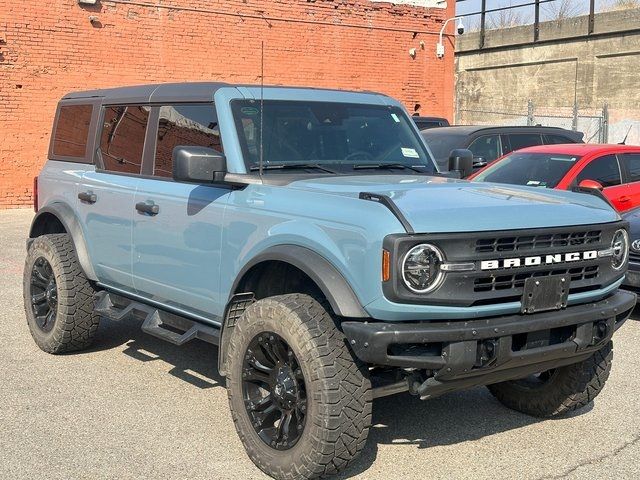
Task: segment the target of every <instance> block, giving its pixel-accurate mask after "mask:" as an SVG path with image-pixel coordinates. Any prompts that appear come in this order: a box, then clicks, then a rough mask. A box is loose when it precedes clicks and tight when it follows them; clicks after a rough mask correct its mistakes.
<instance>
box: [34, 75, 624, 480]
mask: <svg viewBox="0 0 640 480" xmlns="http://www.w3.org/2000/svg"><path fill="white" fill-rule="evenodd" d="M471 163H472V156H471V153H470V152H469V151H466V150H458V151H454V152H452V155H451V158H450V169H449V171H447V172H441V171H438V169H437V168H436V166H435V165H434V163H433V160H432V155H431V153H430V151H429V149H428V147H427V146H426V145H425V144H424V142H423V141H422V139H421V137H420V134H419V131H418V129H417V127H416V126H415V124H414V123H413V122H412V121H411V117H410V116H409V115H408V114H407V112H406V111H405V110H404V108H403V107H402V106H401V105H400V104H399V103H398V102H397V101H395V100H393V99H391V98H389V97H387V96H385V95H380V94H375V93H357V92H343V91H333V90H316V89H302V88H284V87H266V88H261V87H251V86H232V85H226V84H217V83H192V84H162V85H145V86H137V87H124V88H114V89H105V90H95V91H86V92H79V93H71V94H68V95H66V96H65V97H64V98H63V99H62V100H61V101H60V102H59V105H58V108H57V112H56V116H55V121H54V126H53V132H52V138H51V143H50V148H49V152H48V161H47V162H46V164H45V165H44V167H43V169H42V171H41V173H40V174H39V176H38V177H37V178H36V185H35V187H36V189H35V192H34V193H35V195H34V196H35V207H36V210H37V214H36V215H35V218H34V220H33V224H32V226H31V230H30V234H29V239H28V241H27V248H28V253H27V258H26V264H25V273H24V299H25V311H26V317H27V322H28V325H29V328H30V331H31V333H32V335H33V338H34V340H35V342H36V343H37V344H38V346H39V347H40V348H41V349H42V350H44V351H46V352H50V353H64V352H70V351H74V350H80V349H84V348H87V347H88V346H89V345H90V344H91V342H92V340H93V339H94V337H95V335H96V330H97V328H98V322H99V319H100V318H101V317H106V318H109V319H112V320H127V319H131V320H137V321H139V322H141V324H142V329H143V330H144V331H145V332H147V333H149V334H152V335H155V336H157V337H159V338H161V339H164V340H167V341H169V342H171V343H173V344H176V345H182V344H184V343H186V342H187V341H190V340H192V339H200V340H204V341H208V342H211V343H213V344H216V345H218V355H219V370H220V372H221V374H222V375H224V376H225V377H226V382H227V387H228V395H229V405H230V408H231V413H232V417H233V421H234V423H235V426H236V429H237V432H238V434H239V436H240V438H241V440H242V443H243V444H244V447H245V449H246V451H247V453H248V455H249V456H250V458H251V459H252V460H253V462H254V463H255V464H256V465H257V466H258V467H259V468H260V469H262V470H263V471H264V472H266V473H267V474H269V475H271V476H273V477H275V478H282V479H294V478H317V477H324V476H329V475H332V474H335V473H337V472H339V471H341V470H343V469H344V468H345V467H347V466H348V465H349V464H350V463H351V462H352V461H353V460H354V458H356V457H357V455H358V453H359V452H360V451H361V450H362V448H363V446H364V444H365V441H366V439H367V434H368V431H369V428H370V425H371V408H372V400H373V399H374V398H376V397H380V396H384V395H390V394H396V393H400V392H409V393H411V394H413V395H417V396H419V397H420V398H422V399H428V398H432V397H435V396H437V395H441V394H443V393H446V392H449V391H453V390H460V389H466V388H471V387H475V386H480V385H487V386H488V388H489V390H490V391H491V393H492V394H493V395H494V396H495V397H496V398H497V399H498V400H499V401H500V402H502V403H503V404H504V405H506V406H507V407H509V408H512V409H515V410H518V411H520V412H525V413H527V414H530V415H535V416H538V417H551V416H555V415H560V414H563V413H566V412H568V411H571V410H574V409H578V408H580V407H583V406H585V405H587V404H588V403H589V402H591V401H592V400H593V399H594V397H595V396H596V395H598V393H599V392H600V390H601V389H602V388H603V386H604V383H605V381H606V379H607V377H608V375H609V372H610V368H611V360H612V340H611V339H612V336H613V334H614V332H615V331H616V330H617V329H618V328H619V327H620V326H621V325H622V324H623V322H624V321H625V320H626V319H627V317H628V316H629V314H630V312H631V310H632V309H633V307H634V305H635V295H634V294H633V293H628V292H624V291H622V290H618V287H619V286H620V284H621V283H622V281H623V278H624V275H625V270H626V268H627V263H628V243H629V242H628V233H627V224H626V223H625V222H623V221H622V220H621V219H620V217H619V216H618V214H617V213H616V212H615V211H614V210H613V209H612V208H611V207H610V205H608V204H607V203H606V202H605V201H604V200H603V199H602V198H599V197H598V196H596V195H588V194H584V193H574V192H566V191H540V190H539V189H532V188H528V187H517V186H501V185H495V184H489V183H468V182H465V181H462V180H459V179H457V178H455V177H460V176H464V175H465V174H468V173H469V171H470V169H471Z"/></svg>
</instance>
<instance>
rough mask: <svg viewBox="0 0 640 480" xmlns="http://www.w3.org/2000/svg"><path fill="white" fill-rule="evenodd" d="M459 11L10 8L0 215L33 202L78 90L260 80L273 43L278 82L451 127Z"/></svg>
mask: <svg viewBox="0 0 640 480" xmlns="http://www.w3.org/2000/svg"><path fill="white" fill-rule="evenodd" d="M454 3H455V2H453V1H449V2H448V4H449V7H448V9H446V10H443V9H435V8H434V9H426V8H423V7H410V6H405V5H392V4H390V3H379V2H370V1H368V0H273V1H266V0H163V1H161V2H160V1H158V0H139V1H134V0H132V1H129V0H113V1H108V0H102V1H100V0H99V1H98V2H97V4H96V5H95V6H90V7H84V6H80V5H78V3H77V0H56V1H55V2H24V1H19V0H0V208H7V207H13V206H23V205H27V204H29V203H30V202H31V186H32V178H33V176H34V175H36V174H37V172H38V170H39V169H40V167H41V166H42V164H43V162H44V161H45V159H46V154H47V148H48V144H49V139H50V133H51V124H52V119H53V114H54V112H55V106H56V103H57V101H58V99H59V98H60V97H61V96H62V95H64V94H65V93H66V92H68V91H72V90H83V89H90V88H101V87H110V86H119V85H128V84H140V83H152V82H164V81H186V80H219V81H227V82H231V83H233V82H242V83H259V81H260V42H261V40H264V42H265V52H264V57H265V82H266V83H268V84H280V85H282V84H286V85H299V86H314V87H332V88H346V89H354V90H376V91H380V92H383V93H386V94H389V95H392V96H394V97H396V98H398V99H399V100H401V101H402V102H404V104H405V105H406V106H407V108H409V109H410V111H413V109H414V106H415V105H416V104H419V105H420V107H421V108H420V113H422V114H428V115H441V116H445V117H447V118H449V119H450V120H451V117H452V111H453V56H452V55H447V56H446V58H445V60H438V59H437V58H436V56H435V44H436V42H437V38H438V37H437V33H438V32H439V30H440V27H441V25H442V21H443V20H444V19H445V18H447V17H450V16H452V15H453V8H454ZM90 17H91V18H92V20H93V21H90ZM450 41H451V40H447V44H449V43H450ZM412 48H415V50H416V55H415V58H412V56H410V55H409V50H410V49H412ZM448 52H453V48H451V46H450V45H448Z"/></svg>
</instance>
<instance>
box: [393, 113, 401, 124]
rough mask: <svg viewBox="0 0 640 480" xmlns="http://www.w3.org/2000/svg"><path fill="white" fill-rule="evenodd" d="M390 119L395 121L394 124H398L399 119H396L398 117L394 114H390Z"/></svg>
mask: <svg viewBox="0 0 640 480" xmlns="http://www.w3.org/2000/svg"><path fill="white" fill-rule="evenodd" d="M391 118H393V120H395V122H396V123H400V119H399V118H398V115H396V114H395V113H392V114H391Z"/></svg>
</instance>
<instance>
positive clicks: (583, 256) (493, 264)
mask: <svg viewBox="0 0 640 480" xmlns="http://www.w3.org/2000/svg"><path fill="white" fill-rule="evenodd" d="M596 258H598V251H597V250H588V251H586V252H570V253H555V254H550V255H539V256H532V257H520V258H502V259H499V260H482V261H481V262H480V270H495V269H498V268H517V267H535V266H537V265H552V264H559V263H567V262H579V261H580V260H594V259H596Z"/></svg>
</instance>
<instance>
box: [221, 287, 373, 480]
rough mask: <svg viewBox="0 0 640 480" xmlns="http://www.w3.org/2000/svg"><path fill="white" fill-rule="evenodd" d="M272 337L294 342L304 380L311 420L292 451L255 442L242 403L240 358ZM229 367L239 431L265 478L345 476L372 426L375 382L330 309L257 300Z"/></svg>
mask: <svg viewBox="0 0 640 480" xmlns="http://www.w3.org/2000/svg"><path fill="white" fill-rule="evenodd" d="M267 331H268V332H274V333H276V334H277V335H279V336H280V337H282V338H283V339H284V340H285V341H286V342H287V343H288V344H289V346H290V348H291V350H292V351H293V352H294V354H295V355H296V357H297V359H298V362H299V364H300V367H301V369H302V373H303V375H304V385H305V388H306V396H307V399H308V408H307V419H306V423H305V425H304V430H303V432H302V434H301V436H300V438H299V440H298V441H297V443H296V444H295V445H294V446H293V447H291V448H290V449H288V450H276V449H274V448H271V447H270V446H269V445H267V444H266V443H265V442H264V441H263V440H262V439H261V438H260V437H259V436H258V434H257V433H256V431H255V430H254V429H253V427H252V424H251V423H250V419H249V414H248V413H247V410H246V408H245V405H244V401H243V382H242V368H243V356H244V355H245V352H246V349H247V346H248V345H249V343H250V342H251V340H252V339H253V338H255V337H256V335H259V334H260V333H262V332H267ZM228 362H229V368H228V372H229V374H228V376H227V388H228V396H229V404H230V408H231V414H232V417H233V421H234V423H235V426H236V430H237V432H238V435H239V436H240V439H241V440H242V443H243V444H244V447H245V449H246V451H247V454H248V455H249V457H250V458H251V460H252V461H253V462H254V463H255V464H256V465H257V466H258V468H260V469H261V470H262V471H263V472H265V473H266V474H267V475H270V476H272V477H273V478H276V479H311V478H322V477H325V476H329V475H334V474H336V473H338V472H339V471H342V470H344V469H345V468H346V467H347V466H348V465H349V464H350V463H351V462H352V461H353V460H354V459H355V458H356V457H357V456H358V454H359V453H360V451H361V450H362V448H363V447H364V444H365V442H366V439H367V436H368V433H369V427H370V425H371V401H372V394H371V382H370V380H369V377H368V370H367V368H366V366H365V365H364V364H362V363H361V362H360V361H359V360H357V358H355V357H354V356H353V354H352V353H351V352H350V350H349V348H348V346H347V341H346V338H345V336H344V334H343V333H342V332H341V331H340V330H339V328H338V327H337V326H336V323H335V320H334V318H333V316H332V315H331V314H330V313H329V309H328V308H327V307H325V306H323V305H322V304H321V303H319V302H318V301H316V300H315V299H313V298H312V297H310V296H308V295H302V294H288V295H280V296H274V297H270V298H266V299H263V300H259V301H257V302H255V303H254V304H252V305H251V306H249V307H248V308H247V310H246V311H245V312H244V313H243V315H242V317H241V318H240V319H239V320H238V322H237V324H236V326H235V327H234V328H233V331H232V333H231V335H230V339H229V350H228Z"/></svg>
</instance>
